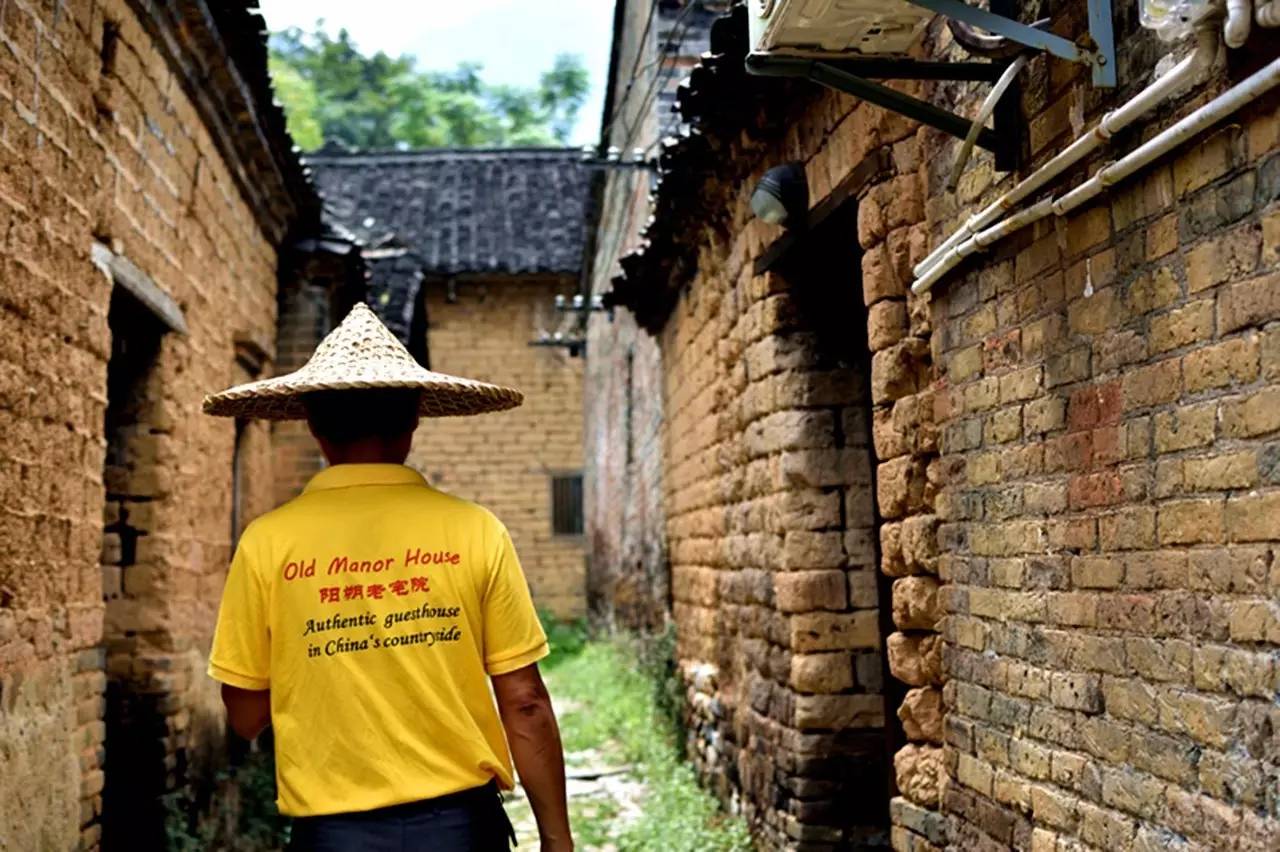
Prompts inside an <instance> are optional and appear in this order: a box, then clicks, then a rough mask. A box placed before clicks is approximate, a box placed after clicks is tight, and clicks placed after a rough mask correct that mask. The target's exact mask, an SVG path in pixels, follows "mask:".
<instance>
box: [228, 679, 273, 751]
mask: <svg viewBox="0 0 1280 852" xmlns="http://www.w3.org/2000/svg"><path fill="white" fill-rule="evenodd" d="M222 703H223V705H225V706H226V708H227V721H228V722H230V723H231V730H233V731H235V732H236V733H237V734H239V735H240V736H242V737H244V738H245V739H246V740H251V739H253V738H254V737H256V736H257V735H258V734H260V733H262V731H263V729H264V728H266V727H267V725H269V724H271V690H269V689H262V690H253V689H240V688H239V687H237V686H228V685H227V684H225V683H224V684H223V685H222Z"/></svg>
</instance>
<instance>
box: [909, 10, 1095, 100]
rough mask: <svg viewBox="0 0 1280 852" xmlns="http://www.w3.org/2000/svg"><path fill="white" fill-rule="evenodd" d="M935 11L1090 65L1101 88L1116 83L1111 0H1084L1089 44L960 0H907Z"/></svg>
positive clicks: (1054, 54) (1055, 54)
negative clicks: (1071, 39)
mask: <svg viewBox="0 0 1280 852" xmlns="http://www.w3.org/2000/svg"><path fill="white" fill-rule="evenodd" d="M907 2H908V3H911V4H912V5H914V6H920V7H922V8H924V9H928V10H929V11H931V12H937V13H938V14H939V15H945V16H947V17H948V18H954V19H955V20H958V21H964V22H965V23H967V24H972V25H973V26H975V27H981V28H982V29H984V30H987V31H988V32H992V33H995V34H996V35H1002V36H1004V37H1005V38H1008V39H1012V40H1013V41H1016V42H1018V43H1019V44H1023V45H1026V46H1027V47H1030V48H1034V49H1036V50H1043V51H1045V52H1047V53H1050V54H1052V55H1053V56H1056V57H1058V58H1059V59H1065V60H1067V61H1068V62H1080V63H1084V64H1087V65H1089V66H1091V67H1092V69H1093V84H1094V85H1095V86H1100V87H1103V88H1115V85H1116V49H1115V33H1114V30H1113V25H1112V17H1111V0H1088V5H1089V42H1092V43H1089V44H1083V45H1081V44H1076V43H1075V42H1073V41H1070V40H1069V39H1065V38H1063V37H1062V36H1060V35H1055V34H1053V33H1051V32H1047V31H1045V30H1041V29H1037V28H1036V27H1031V26H1028V25H1026V24H1023V23H1020V22H1018V21H1015V20H1014V19H1013V18H1009V17H1006V16H1004V15H1000V14H996V13H995V12H988V11H987V10H986V9H978V8H976V7H974V6H970V5H969V4H968V3H965V2H963V0H907Z"/></svg>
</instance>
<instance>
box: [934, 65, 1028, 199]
mask: <svg viewBox="0 0 1280 852" xmlns="http://www.w3.org/2000/svg"><path fill="white" fill-rule="evenodd" d="M1028 59H1029V57H1028V56H1027V54H1025V53H1024V54H1023V55H1022V56H1019V57H1018V58H1017V59H1015V60H1013V61H1012V62H1010V63H1009V67H1008V68H1006V69H1004V73H1003V74H1001V75H1000V79H999V80H997V81H996V84H995V85H994V86H992V87H991V91H990V92H988V93H987V99H986V100H985V101H983V102H982V108H981V109H979V110H978V115H977V117H976V118H974V119H973V126H971V127H970V128H969V134H968V135H967V136H965V137H964V144H962V145H961V146H960V150H959V151H957V152H956V159H955V161H954V162H953V163H952V164H951V180H950V181H948V182H947V189H949V190H951V191H952V192H955V191H956V187H957V186H958V185H959V184H960V175H962V174H964V167H965V165H967V164H968V162H969V157H970V156H971V155H972V154H973V146H974V145H975V144H977V142H978V134H979V133H981V132H982V129H983V128H984V127H986V126H987V120H988V119H989V118H991V114H992V113H993V112H995V111H996V105H997V104H999V103H1000V99H1001V98H1003V97H1004V93H1005V92H1007V91H1008V90H1009V87H1010V86H1012V85H1013V81H1014V80H1015V79H1016V78H1017V76H1018V73H1019V72H1020V71H1021V70H1022V69H1023V68H1025V67H1026V65H1027V60H1028Z"/></svg>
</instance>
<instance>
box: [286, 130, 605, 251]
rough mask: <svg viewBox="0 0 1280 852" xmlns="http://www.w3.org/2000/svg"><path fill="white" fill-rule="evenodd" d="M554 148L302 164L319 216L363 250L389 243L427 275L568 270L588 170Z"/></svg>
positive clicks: (579, 246) (579, 242)
mask: <svg viewBox="0 0 1280 852" xmlns="http://www.w3.org/2000/svg"><path fill="white" fill-rule="evenodd" d="M579 159H580V154H579V152H578V151H576V150H568V149H564V148H504V149H452V148H449V149H440V150H432V151H412V152H374V153H353V154H340V153H330V152H328V151H324V152H321V153H319V154H316V155H313V156H311V157H308V158H307V164H308V166H310V168H311V170H312V173H313V178H314V180H315V182H316V185H317V186H318V187H319V189H320V193H321V196H322V197H323V199H324V204H325V213H326V216H328V217H329V218H331V219H333V220H334V221H336V222H337V223H339V224H341V225H343V226H345V227H346V228H348V229H350V230H351V231H353V232H355V233H356V234H357V235H358V236H359V237H360V238H361V240H362V241H363V242H364V244H365V245H367V246H371V247H376V246H378V245H380V244H384V243H387V242H392V241H394V242H395V243H396V244H398V245H400V246H403V247H405V248H407V249H408V250H409V251H410V252H411V253H412V254H413V255H414V256H415V257H416V258H417V259H418V260H419V261H420V264H421V267H420V268H421V270H422V271H423V272H424V273H426V274H428V275H460V274H468V273H496V274H514V275H520V274H539V273H551V274H576V273H577V272H578V271H579V269H580V268H581V266H582V255H583V241H584V238H585V235H586V220H585V208H586V202H587V191H588V187H589V184H590V178H591V173H590V172H589V171H588V170H587V169H585V168H583V167H582V166H580V165H579Z"/></svg>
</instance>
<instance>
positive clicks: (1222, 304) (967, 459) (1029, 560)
mask: <svg viewBox="0 0 1280 852" xmlns="http://www.w3.org/2000/svg"><path fill="white" fill-rule="evenodd" d="M1268 38H1272V42H1271V43H1270V44H1271V45H1274V38H1273V37H1272V36H1270V35H1269V34H1266V33H1260V34H1257V35H1256V37H1255V39H1254V41H1253V42H1251V45H1250V50H1248V51H1244V52H1241V53H1234V52H1233V53H1232V55H1231V68H1232V70H1231V72H1229V73H1223V72H1221V71H1219V72H1218V73H1216V74H1214V75H1213V77H1212V79H1211V80H1210V82H1209V84H1208V85H1207V86H1206V87H1205V88H1204V90H1202V91H1199V92H1196V93H1194V94H1193V96H1191V97H1188V98H1185V99H1183V100H1182V101H1180V102H1179V103H1178V105H1177V107H1176V108H1175V110H1176V113H1178V114H1181V113H1184V112H1186V111H1187V110H1188V109H1189V108H1190V107H1191V106H1192V105H1194V104H1196V103H1200V102H1203V101H1204V100H1205V99H1206V97H1207V96H1208V95H1209V94H1212V93H1214V92H1215V91H1217V90H1219V89H1221V88H1223V87H1225V85H1227V84H1228V82H1231V81H1233V80H1235V79H1238V78H1239V77H1240V76H1241V72H1242V70H1243V68H1245V67H1247V66H1248V65H1249V64H1250V63H1251V62H1255V61H1256V60H1257V59H1258V58H1260V57H1263V56H1266V54H1267V53H1268V52H1270V53H1271V54H1272V55H1274V47H1271V48H1270V50H1269V51H1268V49H1267V44H1268V43H1267V41H1266V40H1267V39H1268ZM1124 43H1125V44H1126V46H1127V47H1126V50H1125V52H1124V54H1123V57H1124V59H1125V60H1126V62H1125V65H1124V67H1125V68H1126V70H1127V71H1128V73H1129V74H1130V75H1131V76H1130V79H1131V80H1133V79H1135V78H1138V79H1140V78H1139V75H1140V74H1142V73H1143V72H1145V71H1146V70H1147V69H1149V68H1150V64H1149V63H1150V62H1151V60H1152V59H1153V55H1154V54H1155V53H1156V51H1155V50H1154V48H1155V45H1154V44H1153V42H1152V40H1151V39H1150V38H1147V37H1145V36H1142V35H1133V36H1131V37H1130V38H1129V39H1128V40H1127V41H1126V42H1124ZM1049 68H1050V71H1051V73H1049V74H1047V75H1045V74H1043V73H1036V72H1035V69H1033V74H1032V75H1031V76H1030V77H1029V80H1030V81H1031V84H1030V85H1029V86H1028V89H1027V91H1026V94H1025V100H1026V102H1027V105H1028V108H1029V109H1030V110H1031V111H1032V113H1033V115H1032V118H1031V121H1032V127H1033V128H1041V132H1039V133H1035V132H1033V134H1032V139H1033V143H1041V144H1035V145H1033V148H1034V155H1035V156H1036V158H1037V159H1043V158H1045V157H1047V156H1049V155H1051V154H1052V153H1054V152H1056V151H1057V150H1059V149H1060V148H1061V147H1062V145H1063V143H1064V141H1066V140H1067V139H1068V137H1069V134H1070V123H1069V121H1068V120H1067V116H1068V115H1069V105H1070V104H1071V103H1072V102H1073V99H1078V98H1079V97H1080V96H1081V95H1087V94H1088V92H1089V87H1088V86H1087V84H1086V82H1085V81H1084V80H1083V79H1081V77H1080V76H1079V75H1078V74H1075V73H1071V71H1070V69H1067V68H1065V67H1059V66H1057V65H1056V64H1054V65H1051V66H1049ZM1089 103H1090V107H1091V108H1090V109H1089V110H1088V111H1087V115H1086V121H1087V122H1089V123H1091V122H1093V121H1095V120H1096V119H1097V117H1098V114H1099V113H1100V112H1101V108H1102V107H1104V106H1107V105H1108V104H1106V103H1100V104H1098V108H1097V109H1094V108H1092V107H1093V100H1092V99H1090V100H1089ZM1161 123H1163V122H1161ZM1277 128H1280V113H1278V112H1277V100H1276V99H1275V98H1274V97H1272V98H1270V99H1268V100H1265V101H1264V102H1262V103H1260V104H1259V105H1257V106H1255V107H1253V108H1251V109H1249V110H1247V111H1245V112H1242V113H1239V114H1238V115H1237V116H1236V117H1235V118H1234V119H1233V121H1232V122H1231V123H1229V124H1227V125H1226V126H1224V127H1221V128H1219V129H1217V130H1216V131H1213V132H1211V133H1209V134H1208V135H1206V136H1204V137H1202V138H1200V139H1197V140H1196V141H1195V143H1194V144H1192V145H1188V146H1185V147H1183V148H1181V149H1179V150H1178V151H1177V152H1176V154H1175V155H1174V156H1171V157H1168V158H1166V159H1165V160H1163V161H1161V162H1160V163H1158V164H1157V165H1156V166H1155V167H1154V168H1152V169H1150V170H1149V171H1147V172H1145V173H1143V174H1142V175H1141V176H1139V177H1137V178H1135V179H1133V180H1131V181H1128V182H1126V183H1124V184H1122V185H1121V186H1119V187H1117V189H1116V190H1115V191H1113V192H1112V193H1111V194H1110V196H1109V197H1108V198H1106V199H1104V200H1103V201H1102V202H1101V203H1099V204H1096V205H1093V206H1091V207H1087V208H1085V209H1083V210H1081V211H1079V212H1078V213H1077V214H1075V215H1073V216H1071V217H1069V218H1067V219H1065V220H1060V221H1050V222H1047V223H1044V224H1043V225H1042V226H1041V227H1038V228H1036V229H1034V230H1033V231H1032V232H1029V233H1025V234H1022V235H1020V237H1019V238H1018V239H1016V240H1012V241H1010V242H1009V243H1007V244H1005V245H1003V246H1001V247H1000V249H999V250H998V252H997V253H996V254H994V255H992V256H989V257H985V258H982V259H981V260H979V261H978V262H977V263H976V264H974V265H973V266H972V267H970V268H969V269H970V270H971V271H968V272H967V274H964V273H963V271H962V274H960V275H957V276H954V277H953V278H952V280H950V281H949V282H947V283H944V285H943V286H942V287H941V288H940V289H939V292H938V293H937V294H936V299H935V302H934V305H933V317H934V326H935V328H936V329H937V331H935V334H934V336H933V350H934V356H935V359H936V363H937V376H938V379H939V382H938V387H939V392H938V396H937V403H938V405H937V411H938V415H939V423H938V426H939V430H940V435H941V440H940V445H941V449H942V454H943V455H942V457H943V460H944V482H945V487H944V488H943V490H942V493H941V495H940V496H939V500H938V514H939V517H940V519H941V526H940V528H939V535H940V538H941V543H942V551H943V554H944V555H943V557H942V559H941V570H942V574H943V577H944V578H945V580H946V581H947V583H948V585H947V587H946V589H945V592H944V595H945V607H946V610H947V612H948V613H949V615H948V617H947V619H946V629H945V632H944V635H945V638H946V650H945V655H946V669H947V671H948V675H949V678H950V682H949V684H948V686H947V691H946V695H947V707H948V709H949V711H950V712H949V714H948V717H947V731H946V733H947V750H946V761H947V764H948V768H949V770H950V772H951V773H952V775H953V778H954V782H953V783H952V785H951V786H950V789H949V790H948V792H947V794H946V796H945V799H944V801H943V808H944V810H945V811H946V812H947V813H948V814H949V816H950V818H951V837H950V840H951V842H952V843H953V844H956V845H959V846H962V847H964V848H967V849H985V848H989V849H1004V848H1008V847H1009V846H1015V847H1018V848H1036V849H1052V848H1057V849H1076V848H1094V847H1102V848H1117V849H1135V850H1155V849H1162V850H1163V849H1226V848H1230V849H1259V850H1261V849H1273V848H1277V846H1280V820H1278V819H1277V813H1278V811H1277V798H1276V796H1277V790H1278V789H1280V787H1278V786H1277V779H1278V778H1280V743H1278V742H1277V740H1276V736H1275V733H1276V731H1277V730H1278V728H1277V722H1278V721H1280V711H1278V709H1277V704H1276V695H1277V692H1276V690H1277V686H1278V685H1280V681H1278V680H1277V677H1278V676H1280V670H1277V668H1276V663H1277V659H1278V653H1277V646H1280V627H1278V625H1280V609H1278V608H1277V604H1276V601H1277V596H1278V595H1280V573H1277V571H1276V568H1275V558H1274V556H1275V549H1276V542H1277V540H1280V493H1278V492H1277V491H1276V488H1275V486H1276V485H1277V482H1278V481H1280V480H1277V478H1276V476H1275V473H1274V467H1275V465H1274V464H1273V459H1274V456H1275V451H1274V449H1273V447H1274V446H1275V441H1276V438H1277V435H1280V431H1278V430H1280V414H1278V413H1277V412H1280V405H1278V404H1277V403H1280V391H1277V382H1280V360H1278V358H1280V348H1277V342H1278V341H1280V325H1277V322H1276V321H1277V320H1280V301H1278V299H1280V276H1278V275H1277V271H1278V269H1280V252H1278V249H1277V245H1278V243H1277V239H1278V238H1280V230H1277V227H1276V223H1277V222H1280V213H1277V212H1276V211H1277V207H1276V201H1277V199H1278V198H1280V178H1278V177H1277V176H1278V175H1280V154H1278V153H1277V150H1278V149H1280V135H1278V134H1280V131H1278V130H1277ZM946 158H947V154H946V153H945V152H943V151H939V159H940V160H945V159H946ZM1095 165H1096V164H1095ZM972 179H973V180H974V183H973V184H972V189H973V192H971V193H970V197H969V198H966V199H964V200H965V201H967V202H972V201H976V200H977V196H978V195H981V196H983V197H987V196H990V195H991V193H992V191H993V189H994V188H993V187H989V186H988V184H990V183H991V182H992V178H991V175H990V173H989V172H988V171H986V170H985V169H983V168H979V169H978V170H977V171H975V172H974V173H973V175H972ZM931 212H932V213H933V214H935V215H933V216H931V217H930V225H931V226H932V227H933V229H934V231H935V233H940V232H941V231H942V230H943V229H949V228H950V227H952V226H953V225H954V224H955V222H956V221H957V217H958V216H959V215H961V214H960V212H959V211H958V210H951V209H946V208H945V207H944V205H942V204H937V205H933V206H932V210H931ZM1055 844H1056V845H1055Z"/></svg>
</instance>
